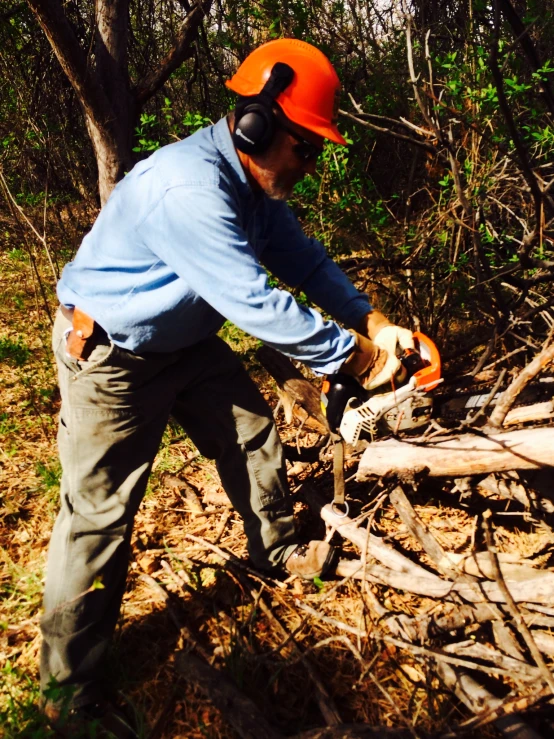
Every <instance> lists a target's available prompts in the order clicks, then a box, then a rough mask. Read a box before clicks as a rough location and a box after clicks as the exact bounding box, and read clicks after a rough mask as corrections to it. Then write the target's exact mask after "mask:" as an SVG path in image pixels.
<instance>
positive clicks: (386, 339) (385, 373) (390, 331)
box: [367, 324, 414, 390]
mask: <svg viewBox="0 0 554 739" xmlns="http://www.w3.org/2000/svg"><path fill="white" fill-rule="evenodd" d="M373 343H374V344H376V345H377V346H378V347H379V348H380V349H384V350H385V351H386V352H387V355H388V357H387V362H386V364H385V366H384V367H383V369H382V370H381V371H380V372H379V374H378V375H376V377H374V378H373V380H372V381H371V382H370V383H369V385H367V389H368V390H373V389H374V388H376V387H379V385H384V384H385V383H386V382H391V380H392V379H393V378H394V377H396V375H397V374H398V371H399V370H400V367H401V363H400V359H398V357H397V353H398V354H402V350H403V349H413V348H414V337H413V334H412V332H411V331H410V329H408V328H402V327H401V326H395V325H393V324H389V325H388V326H384V327H383V328H382V329H380V330H379V331H378V332H377V335H376V336H375V338H374V339H373ZM399 348H400V350H399V351H398V349H399Z"/></svg>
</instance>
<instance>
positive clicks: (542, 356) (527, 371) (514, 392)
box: [489, 342, 554, 429]
mask: <svg viewBox="0 0 554 739" xmlns="http://www.w3.org/2000/svg"><path fill="white" fill-rule="evenodd" d="M553 360H554V342H553V343H551V344H550V345H547V346H545V347H544V348H543V349H542V351H541V352H540V353H539V354H537V356H536V357H535V358H534V359H533V360H532V361H531V362H529V364H528V365H527V366H526V367H525V368H524V369H522V370H521V372H520V373H519V375H518V376H517V377H516V378H515V380H514V381H513V382H512V383H510V385H509V386H508V387H507V388H506V390H504V392H503V393H502V395H501V396H500V398H499V399H498V402H497V404H496V407H495V409H494V411H493V412H492V413H491V416H490V419H489V426H490V427H491V428H493V429H498V428H500V427H501V426H502V424H503V423H504V420H505V418H506V416H507V414H508V411H509V410H510V408H511V407H512V406H513V404H514V403H515V400H516V398H517V396H518V395H519V394H520V393H521V391H522V390H523V389H524V388H525V386H526V385H527V384H528V383H529V382H530V381H531V380H532V379H533V378H534V377H536V376H537V375H538V374H539V372H541V371H542V370H543V369H544V368H545V367H546V366H547V365H548V364H550V362H552V361H553Z"/></svg>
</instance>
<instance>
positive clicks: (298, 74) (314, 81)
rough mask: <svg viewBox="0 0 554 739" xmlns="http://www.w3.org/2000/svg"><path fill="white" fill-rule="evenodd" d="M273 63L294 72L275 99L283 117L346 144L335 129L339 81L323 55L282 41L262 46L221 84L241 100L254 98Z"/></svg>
mask: <svg viewBox="0 0 554 739" xmlns="http://www.w3.org/2000/svg"><path fill="white" fill-rule="evenodd" d="M277 62H284V63H285V64H288V65H289V66H290V67H292V69H293V70H294V72H295V74H294V77H293V80H292V82H291V83H290V85H288V86H287V87H286V88H285V90H283V91H282V92H281V93H280V94H279V95H278V96H277V98H276V102H277V103H278V105H279V106H280V107H281V109H282V111H283V113H284V114H285V115H286V117H287V118H288V119H289V120H291V121H293V122H294V123H297V124H298V125H299V126H302V127H303V128H306V129H307V130H308V131H313V132H314V133H316V134H319V135H320V136H323V137H324V138H326V139H329V140H330V141H334V142H335V143H336V144H346V139H345V138H344V137H343V136H341V134H340V133H339V131H338V128H337V119H338V109H339V95H340V81H339V78H338V76H337V73H336V72H335V70H334V68H333V65H332V64H331V62H330V61H329V59H327V57H326V56H325V54H323V53H322V52H321V51H319V49H316V48H315V46H312V45H311V44H308V43H306V42H305V41H299V40H298V39H288V38H286V39H285V38H282V39H276V40H275V41H269V42H268V43H266V44H262V46H259V47H258V48H257V49H255V50H254V51H253V52H252V53H251V54H249V55H248V56H247V57H246V59H245V60H244V61H243V63H242V64H241V65H240V67H239V68H238V70H237V71H236V73H235V74H234V75H233V77H232V78H231V79H230V80H229V81H228V82H226V83H225V84H226V85H227V87H228V88H229V89H231V90H233V92H236V93H238V94H239V95H240V96H241V97H252V96H254V95H258V94H259V93H260V91H261V90H262V89H263V87H264V85H265V83H266V82H267V80H268V79H269V77H270V75H271V72H272V70H273V67H274V65H275V64H276V63H277Z"/></svg>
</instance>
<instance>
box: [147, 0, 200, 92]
mask: <svg viewBox="0 0 554 739" xmlns="http://www.w3.org/2000/svg"><path fill="white" fill-rule="evenodd" d="M211 4H212V0H199V2H198V3H197V4H196V5H195V6H194V8H193V9H192V10H191V11H190V13H189V14H188V15H187V17H186V18H185V20H184V21H183V23H182V25H181V29H180V31H179V34H178V36H177V38H176V39H175V43H174V44H173V48H172V49H171V50H170V52H169V53H168V54H167V55H166V56H165V57H164V59H162V60H161V62H160V63H159V64H158V66H157V67H156V68H155V69H153V70H152V71H151V72H150V73H149V74H147V75H146V76H145V77H144V78H143V79H142V80H140V81H139V82H138V83H137V84H136V85H135V88H134V94H135V99H136V102H137V104H138V105H139V106H142V105H144V103H146V102H147V101H148V100H149V99H150V98H151V97H152V96H153V95H154V94H155V93H156V92H157V91H158V90H159V89H160V88H161V86H162V85H163V84H164V83H165V82H166V81H167V80H168V79H169V77H170V75H171V73H172V72H174V71H175V70H176V69H177V68H178V67H180V66H181V64H182V63H183V62H184V61H186V60H187V59H190V57H191V56H192V53H193V48H192V44H193V42H194V41H195V40H196V36H197V33H198V29H199V27H200V24H201V23H202V20H203V19H204V16H206V15H207V14H208V13H209V12H210V8H211Z"/></svg>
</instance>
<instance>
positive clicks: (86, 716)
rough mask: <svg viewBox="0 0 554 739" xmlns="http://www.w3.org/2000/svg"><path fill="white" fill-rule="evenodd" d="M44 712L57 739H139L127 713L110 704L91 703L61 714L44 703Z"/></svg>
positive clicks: (57, 709)
mask: <svg viewBox="0 0 554 739" xmlns="http://www.w3.org/2000/svg"><path fill="white" fill-rule="evenodd" d="M43 711H44V715H45V716H46V718H47V719H48V721H49V722H50V724H51V726H52V727H53V728H54V729H55V730H56V736H58V737H60V739H61V738H62V737H63V738H64V739H65V737H67V739H138V738H139V734H138V730H137V727H136V725H135V721H134V718H132V717H131V716H130V715H129V714H130V712H129V711H128V710H126V709H124V708H121V707H119V706H116V705H115V704H113V703H110V702H102V703H90V704H88V705H86V706H81V707H80V708H72V709H70V710H69V711H68V712H62V711H60V709H59V708H57V707H56V706H55V705H53V704H51V703H47V704H46V705H45V706H44V708H43Z"/></svg>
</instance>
